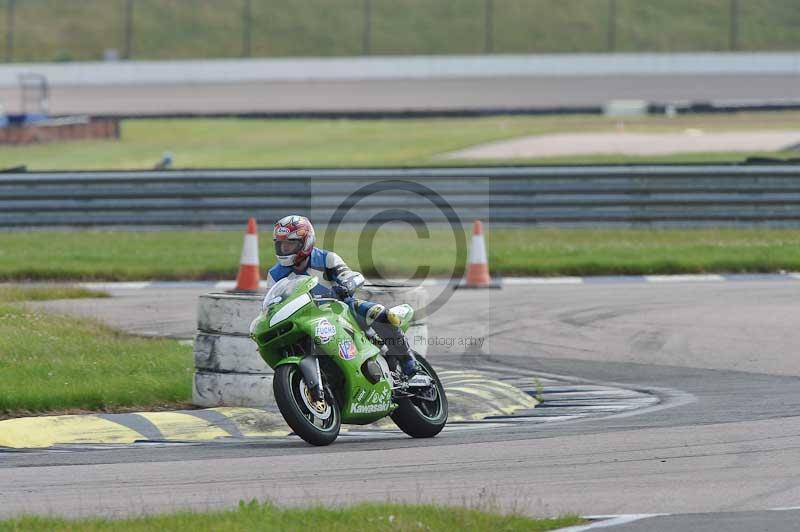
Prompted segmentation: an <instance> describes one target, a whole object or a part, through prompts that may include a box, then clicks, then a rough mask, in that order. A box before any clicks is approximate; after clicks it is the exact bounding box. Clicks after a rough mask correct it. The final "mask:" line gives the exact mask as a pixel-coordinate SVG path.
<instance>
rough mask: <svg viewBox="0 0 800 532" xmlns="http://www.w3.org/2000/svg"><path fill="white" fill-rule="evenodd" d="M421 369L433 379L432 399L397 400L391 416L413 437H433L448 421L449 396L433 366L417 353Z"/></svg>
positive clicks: (401, 428) (396, 423)
mask: <svg viewBox="0 0 800 532" xmlns="http://www.w3.org/2000/svg"><path fill="white" fill-rule="evenodd" d="M416 358H417V363H418V364H419V365H420V367H421V371H422V372H424V373H427V374H428V376H429V377H431V378H432V379H433V382H434V384H433V386H432V388H433V391H434V392H435V393H434V394H433V398H432V399H423V398H421V397H412V398H409V399H400V400H398V401H397V405H398V406H397V409H395V411H394V412H392V415H391V418H392V421H394V423H395V425H397V426H398V427H400V430H402V431H403V432H405V433H406V434H408V435H409V436H411V437H412V438H433V437H434V436H436V435H437V434H439V433H440V432H441V431H442V429H443V428H444V426H445V424H446V423H447V396H446V395H445V393H444V386H442V383H441V381H440V380H439V376H438V375H436V371H434V369H433V366H431V365H430V364H429V363H428V361H427V360H425V359H424V358H423V357H422V356H421V355H416Z"/></svg>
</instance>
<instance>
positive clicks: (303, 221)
mask: <svg viewBox="0 0 800 532" xmlns="http://www.w3.org/2000/svg"><path fill="white" fill-rule="evenodd" d="M272 240H273V242H275V256H276V257H277V259H278V264H280V265H282V266H299V265H300V264H301V263H302V262H303V261H304V260H306V259H307V258H308V257H309V256H310V255H311V252H312V251H313V250H314V242H315V241H316V238H315V236H314V226H313V225H311V222H309V221H308V218H306V217H305V216H298V215H296V214H290V215H289V216H284V217H283V218H281V219H280V220H278V221H277V222H275V229H273V230H272Z"/></svg>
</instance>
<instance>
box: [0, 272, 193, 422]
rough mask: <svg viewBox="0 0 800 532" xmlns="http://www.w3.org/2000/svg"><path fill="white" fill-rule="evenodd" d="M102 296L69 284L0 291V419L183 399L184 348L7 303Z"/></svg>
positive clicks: (188, 359)
mask: <svg viewBox="0 0 800 532" xmlns="http://www.w3.org/2000/svg"><path fill="white" fill-rule="evenodd" d="M102 296H103V294H102V293H96V292H90V291H83V290H80V289H70V288H27V287H10V288H9V287H3V288H2V289H0V354H2V356H0V419H2V418H7V417H18V416H21V415H29V414H38V413H53V412H65V411H67V412H69V411H83V410H91V411H116V410H119V409H134V408H137V407H139V408H147V409H153V408H165V407H174V406H176V405H179V404H180V405H184V404H186V403H187V402H188V401H189V400H190V398H191V375H192V371H193V368H192V355H191V348H190V347H186V346H182V345H180V344H178V342H176V341H174V340H163V339H146V338H136V337H131V336H127V335H125V334H123V333H120V332H118V331H115V330H113V329H110V328H108V327H106V326H104V325H101V324H99V323H97V322H94V321H91V320H85V319H76V318H71V317H65V316H56V315H51V314H46V313H43V312H37V311H32V310H30V309H28V308H26V307H25V306H21V305H18V304H12V303H11V302H18V301H20V300H22V299H37V300H41V299H61V298H67V297H102Z"/></svg>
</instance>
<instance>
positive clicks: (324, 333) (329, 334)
mask: <svg viewBox="0 0 800 532" xmlns="http://www.w3.org/2000/svg"><path fill="white" fill-rule="evenodd" d="M314 335H315V336H316V337H317V338H318V339H319V343H321V344H327V343H328V342H330V341H331V338H333V337H334V336H335V335H336V326H335V325H334V324H332V323H331V322H329V321H328V320H326V319H324V318H323V319H321V320H319V321H318V322H317V328H316V330H315V331H314Z"/></svg>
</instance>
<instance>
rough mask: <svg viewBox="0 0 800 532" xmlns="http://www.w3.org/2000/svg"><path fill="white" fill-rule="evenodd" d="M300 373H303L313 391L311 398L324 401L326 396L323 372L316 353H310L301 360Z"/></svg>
mask: <svg viewBox="0 0 800 532" xmlns="http://www.w3.org/2000/svg"><path fill="white" fill-rule="evenodd" d="M299 365H300V373H301V374H302V375H303V380H304V381H305V383H306V386H307V387H308V391H309V392H310V393H311V398H312V399H313V400H314V401H322V400H323V399H324V398H325V392H324V391H323V389H322V373H321V372H320V370H319V358H317V357H316V356H314V355H309V356H307V357H305V358H303V359H302V360H301V361H300V364H299Z"/></svg>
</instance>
